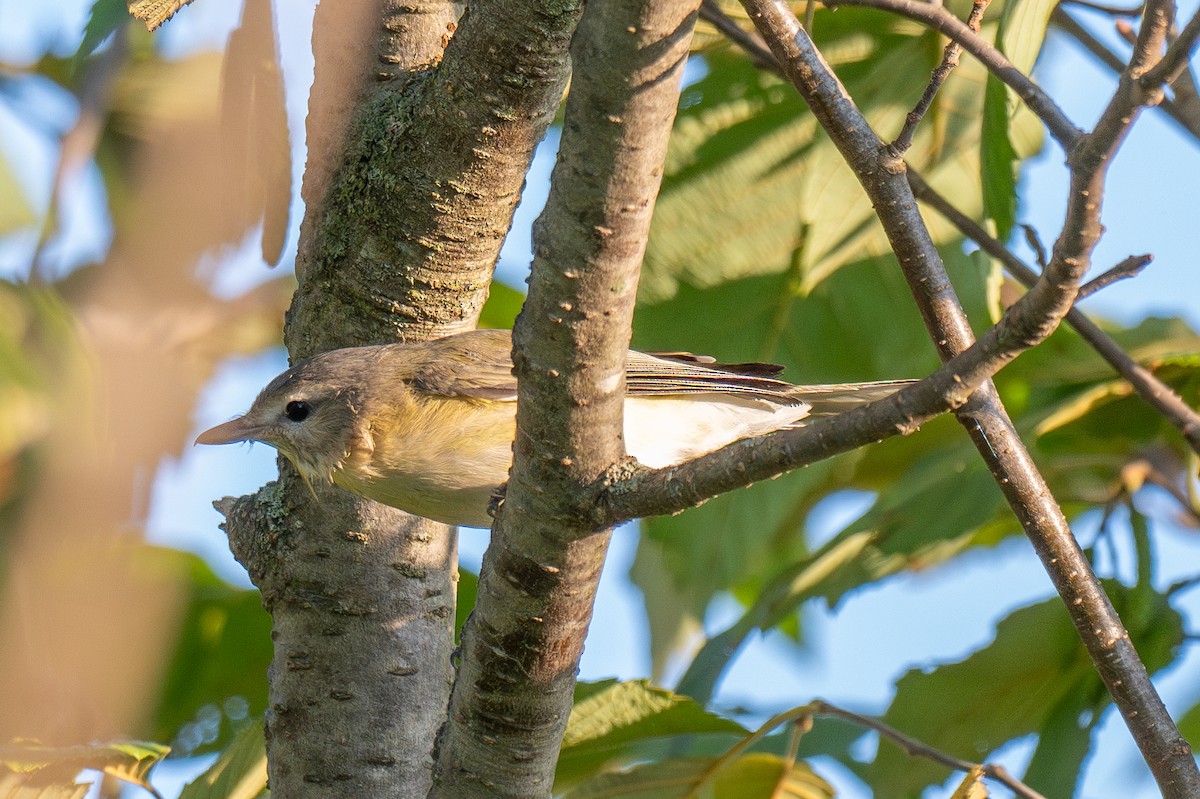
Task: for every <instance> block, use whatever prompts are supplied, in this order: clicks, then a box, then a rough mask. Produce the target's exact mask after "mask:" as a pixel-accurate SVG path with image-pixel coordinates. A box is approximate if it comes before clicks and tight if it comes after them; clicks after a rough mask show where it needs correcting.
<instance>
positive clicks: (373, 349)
mask: <svg viewBox="0 0 1200 799" xmlns="http://www.w3.org/2000/svg"><path fill="white" fill-rule="evenodd" d="M511 351H512V338H511V333H510V331H507V330H477V331H473V332H469V333H460V334H457V335H453V336H447V337H445V338H441V339H437V340H435V341H428V342H418V343H412V344H384V345H377V346H370V347H352V348H347V349H340V350H333V351H331V352H326V353H322V354H320V355H317V356H315V357H313V358H310V359H308V360H307V361H304V362H302V363H299V364H297V365H296V366H293V367H292V368H291V369H288V370H287V371H286V372H284V373H283V374H281V375H279V376H278V377H276V378H275V379H274V380H272V381H271V382H270V383H268V384H267V386H266V388H264V389H263V390H262V392H261V393H260V394H259V395H258V398H257V399H255V401H254V404H253V405H252V406H251V408H250V410H249V411H248V412H247V413H246V414H245V415H244V416H241V417H239V418H237V419H234V420H233V421H230V422H226V423H225V424H222V425H218V426H216V427H214V428H212V429H211V430H208V431H205V432H204V433H201V434H200V436H199V437H198V438H197V439H196V441H197V443H200V444H227V443H232V442H235V441H249V440H254V441H262V442H264V443H267V444H270V445H271V446H273V447H275V448H277V449H278V450H279V451H280V452H282V453H283V454H284V455H286V456H287V457H288V458H289V459H290V460H291V461H292V463H294V464H295V466H296V468H297V469H298V470H299V472H300V473H301V474H302V475H303V476H304V478H305V479H306V480H309V481H310V482H311V481H325V482H333V483H336V484H337V485H339V486H341V487H343V488H346V489H349V490H351V491H354V492H356V493H358V494H361V495H363V496H365V497H368V498H370V499H374V500H377V501H379V502H383V503H385V504H388V505H392V506H394V507H397V508H400V509H402V510H406V511H409V512H410V513H415V514H417V515H420V516H425V517H427V518H431V519H435V520H438V521H442V522H446V523H448V524H464V525H471V526H487V525H488V523H489V521H490V520H489V517H488V515H487V507H488V503H489V500H490V498H491V496H492V495H493V493H494V492H495V491H496V490H497V489H498V488H499V487H500V486H501V485H502V484H503V483H504V481H505V480H506V479H507V477H508V469H509V466H510V464H511V461H512V440H513V436H514V434H515V418H516V399H517V382H516V378H515V377H514V376H513V373H512V359H511ZM778 372H779V367H775V366H771V365H767V364H737V365H722V364H716V363H714V362H712V360H711V359H708V358H703V357H699V356H694V355H690V354H687V353H669V354H658V355H649V354H646V353H641V352H636V351H632V350H631V351H630V352H629V354H628V357H627V359H626V364H625V384H626V400H625V431H624V432H625V443H626V448H627V450H628V452H629V454H630V455H632V456H634V457H635V458H637V459H638V460H639V461H641V462H642V463H644V464H646V465H647V466H652V467H662V466H668V465H672V464H675V463H680V462H682V461H684V460H687V459H689V458H693V457H696V456H698V455H702V454H704V453H706V452H711V451H712V450H715V449H718V448H720V447H722V446H724V445H726V444H729V443H731V442H733V441H736V440H738V439H741V438H748V437H751V436H756V435H762V434H764V433H768V432H771V431H773V430H778V429H780V428H784V427H788V426H793V425H796V424H797V423H799V422H800V421H801V420H802V419H804V418H805V417H807V416H810V415H820V414H830V413H839V412H841V411H843V410H846V409H848V408H851V407H853V406H855V405H859V404H862V403H864V402H870V401H872V400H875V399H879V398H881V397H884V396H887V395H888V394H891V393H892V392H894V391H896V390H897V389H898V388H899V387H900V386H902V385H904V384H905V383H906V382H907V381H885V382H875V383H852V384H844V385H820V386H796V385H792V384H791V383H787V382H785V381H783V380H779V379H777V378H776V377H775V375H776V374H777V373H778Z"/></svg>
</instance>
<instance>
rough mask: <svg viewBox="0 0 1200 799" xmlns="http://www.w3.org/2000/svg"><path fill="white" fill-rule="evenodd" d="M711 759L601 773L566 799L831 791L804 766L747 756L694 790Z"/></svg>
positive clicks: (758, 796) (815, 798) (752, 796)
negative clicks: (697, 789)
mask: <svg viewBox="0 0 1200 799" xmlns="http://www.w3.org/2000/svg"><path fill="white" fill-rule="evenodd" d="M714 762H715V759H700V758H697V759H689V760H683V759H670V760H664V761H661V762H657V763H644V764H641V765H638V766H635V767H634V768H631V769H629V770H628V771H619V772H613V773H609V774H602V775H600V776H598V777H594V778H593V779H591V780H588V781H587V782H585V783H582V784H581V785H579V786H577V787H576V788H574V789H572V790H571V791H569V792H568V793H567V794H566V795H565V796H566V797H567V799H601V797H605V798H606V799H607V797H614V796H620V797H622V798H623V799H676V798H678V799H684V797H696V799H831V797H833V795H834V794H833V788H832V786H830V785H829V783H827V782H825V780H823V779H821V778H820V777H819V776H817V775H816V774H815V773H813V771H812V770H811V769H810V768H809V767H808V766H807V765H806V764H804V763H793V764H791V765H789V764H788V763H787V762H786V761H785V760H783V759H782V758H779V757H777V756H775V755H768V754H751V755H745V756H744V757H741V758H738V759H737V760H735V761H733V762H732V763H730V764H728V765H723V766H722V767H721V770H720V771H719V772H717V774H716V775H715V776H714V777H713V778H712V779H711V781H710V782H708V783H707V784H706V785H705V786H704V787H703V788H701V789H700V790H699V791H694V788H695V786H696V785H697V783H699V782H700V781H701V780H702V779H703V778H704V777H705V775H706V773H707V772H708V770H709V769H710V768H711V767H712V766H713V764H714Z"/></svg>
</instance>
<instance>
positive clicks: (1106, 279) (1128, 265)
mask: <svg viewBox="0 0 1200 799" xmlns="http://www.w3.org/2000/svg"><path fill="white" fill-rule="evenodd" d="M1153 260H1154V256H1153V255H1131V256H1129V257H1128V258H1126V259H1125V260H1123V261H1121V263H1119V264H1117V265H1116V266H1114V267H1112V268H1111V269H1108V270H1106V271H1105V272H1103V273H1101V274H1099V275H1097V276H1096V277H1094V278H1092V279H1091V280H1089V281H1088V282H1087V283H1084V284H1083V285H1082V286H1080V287H1079V294H1077V295H1076V296H1075V302H1083V301H1084V300H1085V299H1087V298H1088V297H1090V296H1092V295H1093V294H1095V293H1096V292H1097V291H1100V290H1101V289H1105V288H1108V287H1109V286H1111V285H1112V284H1113V283H1118V282H1120V281H1122V280H1128V279H1129V278H1131V277H1137V276H1138V275H1140V274H1141V273H1142V270H1143V269H1145V268H1146V267H1147V266H1149V265H1150V262H1151V261H1153Z"/></svg>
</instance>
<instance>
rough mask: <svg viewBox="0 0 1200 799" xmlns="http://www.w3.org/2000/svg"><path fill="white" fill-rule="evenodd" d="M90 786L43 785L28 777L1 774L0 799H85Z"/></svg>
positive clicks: (85, 784)
mask: <svg viewBox="0 0 1200 799" xmlns="http://www.w3.org/2000/svg"><path fill="white" fill-rule="evenodd" d="M91 790H92V786H91V785H90V784H87V783H84V784H82V785H76V784H74V783H72V784H70V785H67V784H55V785H41V784H39V783H38V782H37V781H36V780H31V779H30V778H29V777H28V776H21V775H19V774H0V799H85V797H87V795H88V793H89V792H90V791H91Z"/></svg>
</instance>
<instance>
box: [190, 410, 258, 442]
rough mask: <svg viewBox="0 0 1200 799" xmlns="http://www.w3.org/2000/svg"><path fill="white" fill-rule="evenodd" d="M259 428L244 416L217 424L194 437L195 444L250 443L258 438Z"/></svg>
mask: <svg viewBox="0 0 1200 799" xmlns="http://www.w3.org/2000/svg"><path fill="white" fill-rule="evenodd" d="M258 433H259V426H258V425H256V424H254V423H252V422H251V421H249V419H247V418H246V417H245V416H239V417H238V418H237V419H233V420H231V421H228V422H225V423H224V424H219V425H217V426H216V427H212V428H209V429H208V430H205V431H204V432H203V433H201V434H200V435H198V436H196V443H197V444H233V443H236V442H238V441H252V440H254V439H256V438H257V437H258Z"/></svg>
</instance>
